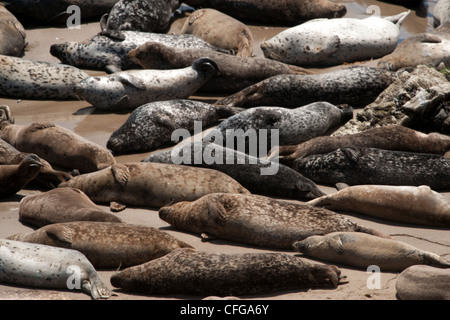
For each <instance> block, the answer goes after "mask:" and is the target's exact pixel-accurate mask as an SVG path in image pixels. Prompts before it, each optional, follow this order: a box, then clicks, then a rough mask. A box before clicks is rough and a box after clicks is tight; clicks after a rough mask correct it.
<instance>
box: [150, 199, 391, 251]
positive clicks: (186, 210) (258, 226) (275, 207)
mask: <svg viewBox="0 0 450 320" xmlns="http://www.w3.org/2000/svg"><path fill="white" fill-rule="evenodd" d="M159 217H160V218H161V219H162V220H164V221H166V222H167V223H169V224H170V225H171V226H172V227H174V228H175V229H178V230H182V231H187V232H192V233H196V234H201V235H202V238H203V239H204V240H208V239H215V238H218V239H223V240H228V241H233V242H237V243H243V244H250V245H254V246H258V247H265V248H272V249H287V250H293V248H292V244H293V243H294V242H295V241H299V240H303V239H305V238H307V237H309V236H311V235H323V234H327V233H330V232H335V231H359V232H366V233H370V234H374V235H377V236H385V235H383V234H382V233H381V232H378V231H376V230H373V229H370V228H366V227H364V226H361V225H359V224H357V223H354V222H353V221H351V220H350V219H348V218H345V217H344V216H342V215H340V214H337V213H335V212H332V211H330V210H327V209H323V208H317V207H313V206H310V205H306V204H303V203H300V202H289V201H285V200H277V199H273V198H269V197H265V196H260V195H245V194H242V195H239V194H224V193H219V194H209V195H206V196H204V197H202V198H200V199H198V200H195V201H182V202H178V203H175V204H173V205H171V206H166V207H162V208H160V209H159ZM386 237H387V236H386Z"/></svg>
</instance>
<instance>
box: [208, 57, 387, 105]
mask: <svg viewBox="0 0 450 320" xmlns="http://www.w3.org/2000/svg"><path fill="white" fill-rule="evenodd" d="M394 79H395V73H393V72H390V71H387V70H380V69H377V68H370V67H364V66H353V67H347V68H342V69H339V70H336V71H331V72H327V73H323V74H307V75H292V74H288V75H277V76H273V77H270V78H267V79H265V80H263V81H260V82H258V83H256V84H254V85H251V86H249V87H247V88H245V89H243V90H241V91H239V92H236V93H235V94H232V95H230V96H228V97H225V98H222V99H219V100H218V101H217V102H216V104H217V105H227V106H233V107H242V108H250V107H259V106H278V107H284V108H298V107H300V106H303V105H306V104H309V103H313V102H317V101H326V102H329V103H332V104H348V105H350V106H352V107H357V106H366V105H367V104H369V103H371V102H373V101H374V100H375V99H376V98H377V97H378V95H379V94H380V93H381V92H382V91H383V90H384V89H386V88H387V87H388V86H389V85H390V84H391V83H392V82H393V81H394Z"/></svg>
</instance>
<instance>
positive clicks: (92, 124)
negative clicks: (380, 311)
mask: <svg viewBox="0 0 450 320" xmlns="http://www.w3.org/2000/svg"><path fill="white" fill-rule="evenodd" d="M343 2H344V3H345V4H346V5H347V9H348V13H347V15H346V17H357V18H362V17H366V16H367V14H366V13H365V12H366V9H367V7H368V6H370V5H377V6H379V8H380V9H381V11H380V12H381V15H382V16H388V15H393V14H397V13H400V12H403V11H405V10H407V9H406V8H405V7H403V6H401V5H396V4H392V3H387V2H381V1H374V0H357V1H350V0H345V1H343ZM434 4H435V0H433V2H431V1H430V2H428V3H427V7H422V8H419V9H418V8H415V7H412V8H410V9H411V14H410V15H409V16H408V17H407V19H406V20H405V22H404V23H403V25H402V27H401V32H400V38H401V39H404V38H406V37H407V36H409V35H411V34H415V33H420V32H424V31H427V30H430V29H431V28H432V17H431V14H430V13H429V10H430V9H431V8H432V7H433V5H434ZM184 19H185V18H184V17H181V18H180V19H178V20H177V21H175V22H174V24H173V25H172V27H171V29H170V31H169V32H175V33H177V32H178V31H179V30H180V27H181V25H182V23H183V21H184ZM250 27H251V30H252V32H253V35H254V38H255V42H254V54H255V55H256V56H262V52H261V50H260V48H259V43H260V42H261V41H262V40H263V39H265V38H269V37H271V36H273V35H275V34H277V33H278V32H280V31H281V30H283V29H284V28H281V27H265V26H253V25H251V26H250ZM99 31H100V26H99V23H98V22H90V23H83V24H82V25H81V28H80V29H67V28H65V27H45V28H33V29H27V31H26V32H27V41H28V43H29V44H28V47H27V50H26V53H25V55H24V58H27V59H34V60H44V61H49V62H56V63H58V62H59V60H58V59H56V58H55V57H53V56H51V54H50V52H49V48H50V45H51V44H54V43H60V42H65V41H83V40H86V39H88V38H90V37H91V36H93V35H95V34H96V33H98V32H99ZM361 64H365V65H371V66H375V65H376V61H375V60H374V61H367V62H364V63H361ZM335 68H337V67H335ZM331 69H333V68H331ZM315 70H316V69H315ZM328 70H330V69H322V70H318V71H320V72H326V71H328ZM85 71H86V72H88V73H89V74H92V75H97V74H98V75H100V74H104V73H103V72H102V71H95V70H85ZM218 97H219V96H207V95H195V96H193V97H191V98H192V99H199V100H202V101H206V102H215V101H216V99H217V98H218ZM3 104H6V105H8V106H9V107H10V108H11V111H12V113H13V115H14V118H15V122H16V123H17V124H30V123H32V122H36V121H48V122H53V123H55V124H57V125H60V126H63V127H66V128H68V129H70V130H73V131H74V132H76V133H77V134H79V135H81V136H83V137H85V138H87V139H89V140H91V141H94V142H96V143H98V144H99V145H102V146H105V147H106V142H107V140H108V138H109V137H110V135H111V133H112V132H113V131H115V130H116V129H117V128H119V127H120V126H121V125H122V123H123V122H125V120H126V119H127V118H128V116H129V114H118V113H99V112H96V111H95V110H94V108H93V107H92V106H91V105H90V104H89V103H87V102H85V101H34V100H22V99H9V98H0V105H3ZM148 154H149V153H141V154H132V155H125V156H118V157H117V160H118V161H119V162H129V161H141V160H142V159H144V158H145V157H146V156H147V155H148ZM275 187H276V186H275ZM320 188H321V189H322V191H324V192H326V193H333V192H336V189H334V188H331V187H325V186H320ZM39 192H42V191H41V190H36V189H25V190H21V191H20V192H18V193H17V194H16V195H15V196H13V197H11V198H7V199H3V200H2V201H1V202H0V238H5V237H8V236H10V235H13V234H16V233H20V232H31V231H33V229H32V228H30V227H29V226H26V225H24V224H22V223H21V222H20V221H19V220H18V207H19V201H20V200H21V199H22V198H23V197H25V196H27V195H30V194H36V193H39ZM443 194H445V195H446V196H448V197H450V193H443ZM101 206H102V205H101ZM102 207H103V208H104V209H105V210H109V208H108V207H106V206H102ZM113 214H115V215H117V216H119V217H120V218H122V219H123V220H124V221H125V222H127V223H131V224H142V225H147V226H153V227H157V228H160V229H161V230H164V231H166V232H168V233H170V234H171V235H173V236H175V237H177V238H178V239H180V240H183V241H185V242H187V243H189V244H191V245H192V246H193V247H194V248H196V249H198V250H203V251H209V252H223V253H232V252H263V251H271V250H266V249H262V248H257V247H251V246H245V245H241V244H237V243H232V242H228V241H217V240H216V241H212V242H202V241H201V239H200V237H199V235H195V234H189V233H185V232H181V231H177V230H174V229H173V228H171V227H170V226H169V224H167V223H166V222H164V221H162V220H161V219H160V218H159V217H158V211H157V209H155V210H151V209H148V208H133V207H127V208H126V209H125V210H124V211H122V212H118V213H113ZM344 215H345V216H346V217H348V218H350V219H351V220H353V221H355V222H358V223H360V224H362V225H364V226H366V227H370V228H374V229H376V230H379V231H381V232H383V233H385V234H389V235H394V236H393V238H395V239H397V240H401V241H404V242H406V243H409V244H411V245H414V246H416V247H418V248H421V249H423V250H427V251H431V252H434V253H436V254H439V255H444V257H446V258H447V259H450V233H449V231H448V230H445V229H436V228H427V227H418V226H412V225H406V224H397V223H391V222H387V221H382V220H379V219H375V218H369V217H362V216H357V215H351V214H345V213H344ZM273 252H275V251H273ZM278 252H284V251H278ZM286 253H288V254H292V255H294V254H296V253H295V252H291V251H289V252H288V251H286ZM445 255H447V256H445ZM305 259H306V260H308V261H311V262H314V263H325V262H321V261H316V260H312V259H307V258H305ZM338 267H339V268H340V269H341V270H342V274H343V275H345V276H346V277H347V280H348V281H349V282H348V283H347V284H342V285H339V286H338V287H337V288H336V289H313V290H307V291H290V292H277V293H272V294H268V295H263V296H244V297H240V298H242V299H250V300H253V299H258V300H396V299H397V297H396V289H395V283H396V278H397V276H398V273H390V272H382V273H381V286H380V287H379V288H370V285H369V286H368V279H369V277H370V276H371V274H370V273H367V272H366V270H360V269H356V268H349V267H347V266H343V265H342V266H341V265H338ZM98 272H99V274H100V275H101V277H102V278H103V280H104V281H105V283H106V284H108V285H109V286H110V289H111V290H112V292H113V293H114V294H113V296H112V297H111V298H110V300H157V299H165V300H166V299H172V300H173V299H176V300H179V299H202V298H203V297H197V296H184V295H173V296H147V295H141V294H130V293H126V292H123V291H121V290H119V289H117V288H114V287H113V286H112V285H111V284H110V281H109V279H110V277H111V275H112V274H113V273H114V272H115V270H98ZM0 299H5V300H9V299H12V300H22V299H23V300H90V299H91V298H90V297H89V296H88V295H86V294H85V293H82V292H79V291H69V290H67V291H63V290H47V289H31V288H24V287H19V286H13V285H7V284H0Z"/></svg>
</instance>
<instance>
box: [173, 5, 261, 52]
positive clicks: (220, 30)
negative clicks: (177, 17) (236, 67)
mask: <svg viewBox="0 0 450 320" xmlns="http://www.w3.org/2000/svg"><path fill="white" fill-rule="evenodd" d="M180 33H181V34H193V35H194V36H197V37H199V38H201V39H203V40H205V41H206V42H208V43H211V44H212V45H215V46H216V47H219V48H222V49H225V50H232V51H233V52H234V53H235V54H236V56H238V57H251V56H252V52H253V35H252V32H251V31H250V28H249V27H247V26H246V25H245V24H244V23H242V22H240V21H239V20H237V19H235V18H233V17H231V16H229V15H227V14H224V13H222V12H220V11H217V10H214V9H200V10H196V11H194V12H193V13H192V14H191V15H190V16H189V17H188V18H187V20H186V21H185V23H184V25H183V27H182V28H181V31H180Z"/></svg>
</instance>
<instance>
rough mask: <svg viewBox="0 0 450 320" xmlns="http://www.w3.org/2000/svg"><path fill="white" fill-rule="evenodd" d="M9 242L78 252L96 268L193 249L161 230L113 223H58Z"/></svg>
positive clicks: (133, 263)
mask: <svg viewBox="0 0 450 320" xmlns="http://www.w3.org/2000/svg"><path fill="white" fill-rule="evenodd" d="M8 239H11V240H17V241H23V242H29V243H39V244H45V245H50V246H55V247H62V248H67V249H74V250H77V251H80V252H81V253H82V254H84V255H85V256H86V258H87V259H88V260H89V261H90V262H91V263H92V265H93V266H94V267H95V268H118V267H129V266H134V265H138V264H141V263H144V262H147V261H150V260H153V259H156V258H159V257H162V256H163V255H166V254H168V253H169V252H171V251H173V250H175V249H177V248H192V246H190V245H189V244H187V243H185V242H183V241H180V240H178V239H176V238H175V237H173V236H171V235H170V234H168V233H167V232H164V231H161V230H159V229H156V228H153V227H147V226H140V225H132V224H127V223H114V222H92V221H76V222H67V223H55V224H50V225H48V226H45V227H42V228H40V229H38V230H36V231H34V232H31V233H27V234H23V233H20V234H15V235H13V236H10V237H8Z"/></svg>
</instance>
